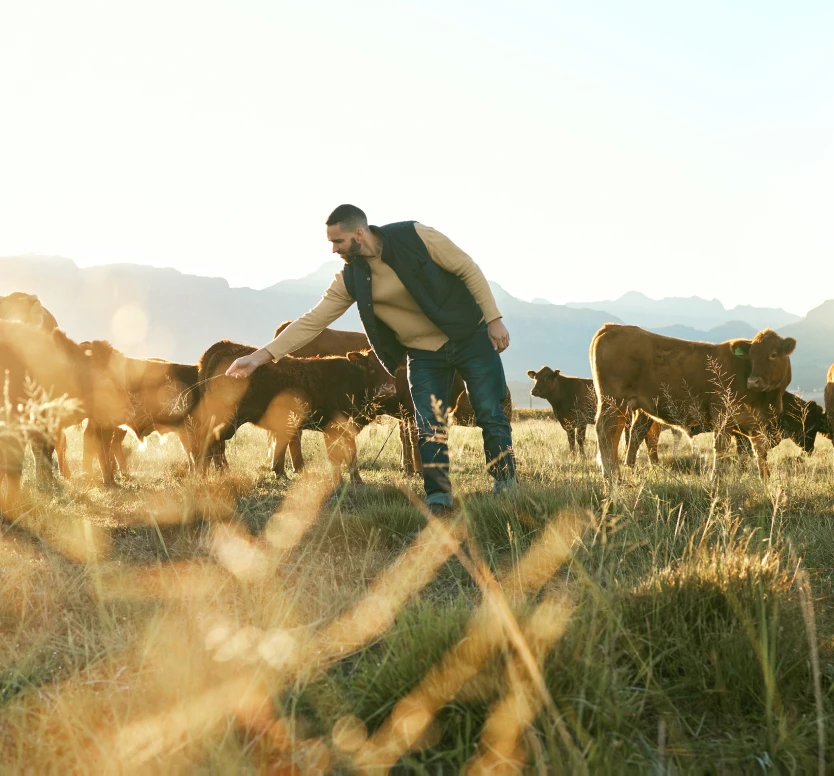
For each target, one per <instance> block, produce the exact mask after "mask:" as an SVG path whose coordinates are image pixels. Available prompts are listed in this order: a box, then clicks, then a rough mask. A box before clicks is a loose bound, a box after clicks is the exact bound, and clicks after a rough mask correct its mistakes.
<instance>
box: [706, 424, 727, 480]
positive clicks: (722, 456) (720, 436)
mask: <svg viewBox="0 0 834 776" xmlns="http://www.w3.org/2000/svg"><path fill="white" fill-rule="evenodd" d="M714 437H715V438H714V440H713V443H712V451H713V456H712V471H711V472H710V477H713V478H714V477H715V476H716V475H717V474H718V470H719V469H720V468H722V466H723V464H724V463H725V462H726V460H727V451H728V450H729V448H730V433H729V432H728V431H727V430H726V429H720V428H719V429H716V430H715V432H714Z"/></svg>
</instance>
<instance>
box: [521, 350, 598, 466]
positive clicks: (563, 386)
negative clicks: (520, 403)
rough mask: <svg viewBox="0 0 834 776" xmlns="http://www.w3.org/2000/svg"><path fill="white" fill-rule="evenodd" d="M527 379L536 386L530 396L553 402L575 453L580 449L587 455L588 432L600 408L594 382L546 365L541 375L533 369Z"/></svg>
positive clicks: (554, 409) (555, 411)
mask: <svg viewBox="0 0 834 776" xmlns="http://www.w3.org/2000/svg"><path fill="white" fill-rule="evenodd" d="M527 377H529V378H530V379H531V380H533V381H534V383H535V384H534V385H533V388H532V390H531V391H530V393H531V394H532V395H533V396H536V397H537V398H539V399H545V400H546V401H547V402H549V403H550V406H551V407H552V408H553V416H554V417H555V418H556V420H558V421H559V422H560V423H561V424H562V427H563V428H564V429H565V431H566V432H567V434H568V446H569V447H570V451H571V453H573V452H574V451H575V449H576V447H578V448H579V452H580V454H582V455H584V454H585V433H586V429H587V426H588V425H589V424H590V423H593V422H594V413H595V412H596V406H597V401H596V394H595V393H594V381H593V380H589V379H585V378H583V377H568V376H567V375H563V374H562V373H561V372H560V371H559V370H558V369H551V368H550V367H549V366H543V367H542V368H541V369H539V371H538V372H535V371H533V370H532V369H530V370H529V371H528V372H527Z"/></svg>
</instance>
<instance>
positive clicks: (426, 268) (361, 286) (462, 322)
mask: <svg viewBox="0 0 834 776" xmlns="http://www.w3.org/2000/svg"><path fill="white" fill-rule="evenodd" d="M327 239H328V240H329V241H330V242H331V243H332V245H333V252H334V253H338V254H339V256H341V257H342V259H343V260H344V262H345V267H344V269H343V270H342V271H341V272H339V273H338V274H337V275H336V277H335V279H334V280H333V282H332V283H331V284H330V287H329V288H328V289H327V290H326V291H325V293H324V296H323V297H322V299H321V301H320V302H319V303H318V304H317V305H316V306H315V307H314V308H313V309H312V310H310V311H309V312H307V313H305V314H304V315H303V316H301V317H300V318H299V319H298V320H296V321H295V322H294V323H292V324H291V325H290V326H288V327H287V328H286V329H285V330H284V331H283V332H281V334H280V335H279V336H278V337H277V338H276V339H274V340H273V341H272V342H270V343H269V344H268V345H266V346H265V347H263V348H261V349H260V350H257V351H255V352H254V353H252V355H250V356H244V357H243V358H239V359H238V360H237V361H235V362H234V363H233V364H232V365H231V366H230V367H229V369H228V371H227V372H226V374H227V375H230V376H234V377H246V376H248V375H250V374H251V373H252V372H253V371H254V370H255V369H256V368H257V367H259V366H260V365H262V364H265V363H267V362H268V361H270V360H272V359H275V360H278V359H280V358H283V357H284V356H286V355H287V354H288V353H291V352H293V351H294V350H296V349H298V348H300V347H302V346H303V345H306V344H307V343H308V342H310V340H312V339H313V338H314V337H315V336H316V335H318V334H319V333H320V332H321V331H322V330H323V329H324V328H325V327H327V326H329V325H330V324H331V323H333V321H335V320H336V319H337V318H338V317H339V316H341V315H342V314H344V313H345V311H346V310H347V309H348V308H349V307H350V306H351V305H352V304H353V303H354V302H356V303H357V304H358V305H359V316H360V318H361V320H362V325H363V326H364V328H365V333H366V334H367V335H368V340H369V341H370V343H371V345H372V347H373V349H374V351H375V352H376V354H377V356H378V357H379V360H380V361H381V362H382V364H383V366H384V367H385V368H386V369H387V370H388V371H389V372H390V373H391V374H394V372H395V371H396V368H397V365H398V364H399V363H400V362H401V361H402V358H403V356H407V358H408V380H409V386H410V388H411V396H412V398H413V400H414V409H415V416H416V420H417V426H418V428H419V432H420V433H419V444H420V458H421V460H422V462H423V479H424V483H425V488H426V504H427V505H428V506H429V508H430V509H431V510H432V512H434V513H435V514H443V513H446V512H449V511H451V509H452V487H451V483H450V482H449V450H448V447H447V445H446V435H445V429H444V428H443V425H444V424H443V419H442V417H441V418H438V405H437V404H436V401H439V402H440V403H441V404H440V408H442V409H441V412H445V410H446V409H447V408H448V405H449V394H450V392H451V389H452V381H453V379H454V374H455V371H457V372H459V373H460V375H461V377H462V378H463V380H464V382H465V383H466V388H467V391H468V392H469V397H470V400H471V403H472V408H473V410H474V412H475V422H476V423H477V424H478V426H480V427H481V429H482V431H483V435H484V452H485V453H486V458H487V464H488V466H489V471H490V474H492V476H493V478H494V480H495V484H494V488H493V490H494V491H495V492H502V491H503V490H505V489H506V488H507V487H509V486H510V485H513V484H514V483H515V481H516V480H515V456H514V454H513V448H512V432H511V430H510V424H509V421H508V420H507V417H506V415H505V414H504V410H503V408H502V406H501V401H502V400H503V398H504V394H505V391H506V380H505V377H504V367H503V365H502V364H501V359H500V357H499V355H498V354H499V353H500V352H501V351H503V350H504V349H505V348H507V346H508V345H509V344H510V335H509V332H508V331H507V328H506V326H504V324H503V322H502V321H501V313H500V312H499V311H498V308H497V307H496V305H495V299H494V298H493V296H492V291H491V290H490V288H489V285H488V283H487V281H486V278H485V277H484V274H483V272H481V270H480V268H479V267H478V266H477V265H476V264H475V262H473V261H472V259H471V258H469V256H467V255H466V254H465V253H464V252H463V251H462V250H460V248H458V247H457V246H456V245H455V244H454V243H452V241H451V240H449V239H448V238H447V237H444V236H443V235H442V234H440V232H437V231H435V230H434V229H432V228H430V227H427V226H423V225H422V224H419V223H417V222H416V221H402V222H399V223H394V224H388V225H387V226H379V227H378V226H368V220H367V218H366V217H365V214H364V213H363V212H362V211H361V210H360V209H359V208H358V207H355V206H353V205H340V206H339V207H337V208H336V209H335V210H334V211H333V212H332V213H331V214H330V217H329V218H328V219H327Z"/></svg>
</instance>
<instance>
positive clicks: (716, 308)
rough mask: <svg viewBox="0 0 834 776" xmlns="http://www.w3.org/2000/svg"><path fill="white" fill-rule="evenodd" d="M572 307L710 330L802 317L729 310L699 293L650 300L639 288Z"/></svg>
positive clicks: (774, 325) (639, 322)
mask: <svg viewBox="0 0 834 776" xmlns="http://www.w3.org/2000/svg"><path fill="white" fill-rule="evenodd" d="M568 307H573V308H587V309H590V310H604V311H605V312H609V313H611V314H612V315H616V316H618V317H620V318H622V319H623V320H625V321H628V322H629V323H633V324H634V325H635V326H643V327H644V328H647V329H652V330H656V329H658V328H663V327H666V326H673V325H681V326H689V327H691V328H694V329H698V330H700V331H709V330H710V329H713V328H715V327H716V326H720V325H721V324H725V323H730V322H731V321H744V322H745V323H747V324H749V325H750V326H751V327H753V328H754V329H755V330H756V331H761V330H762V329H767V328H771V329H779V328H781V327H782V326H787V325H788V324H790V323H794V322H795V321H798V320H799V319H800V316H798V315H794V314H793V313H789V312H786V311H785V310H782V309H781V308H771V307H751V306H749V305H740V306H738V307H733V308H732V309H731V310H727V309H725V308H724V305H723V304H721V302H719V301H718V300H717V299H711V300H709V301H708V300H706V299H701V298H700V297H697V296H689V297H677V296H674V297H667V298H665V299H650V298H649V297H648V296H646V295H645V294H641V293H640V292H639V291H629V292H628V293H626V294H623V295H622V296H621V297H620V298H619V299H615V300H611V301H607V302H570V303H568Z"/></svg>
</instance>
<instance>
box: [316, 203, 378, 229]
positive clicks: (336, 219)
mask: <svg viewBox="0 0 834 776" xmlns="http://www.w3.org/2000/svg"><path fill="white" fill-rule="evenodd" d="M326 224H327V226H336V224H341V225H342V226H343V227H346V231H352V230H354V229H359V227H360V226H361V227H364V228H365V229H367V228H368V217H367V216H366V215H365V213H364V211H362V210H360V209H359V208H358V207H356V205H339V207H337V208H336V209H335V210H334V211H333V212H332V213H331V214H330V215H329V216H328V217H327V221H326Z"/></svg>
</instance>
